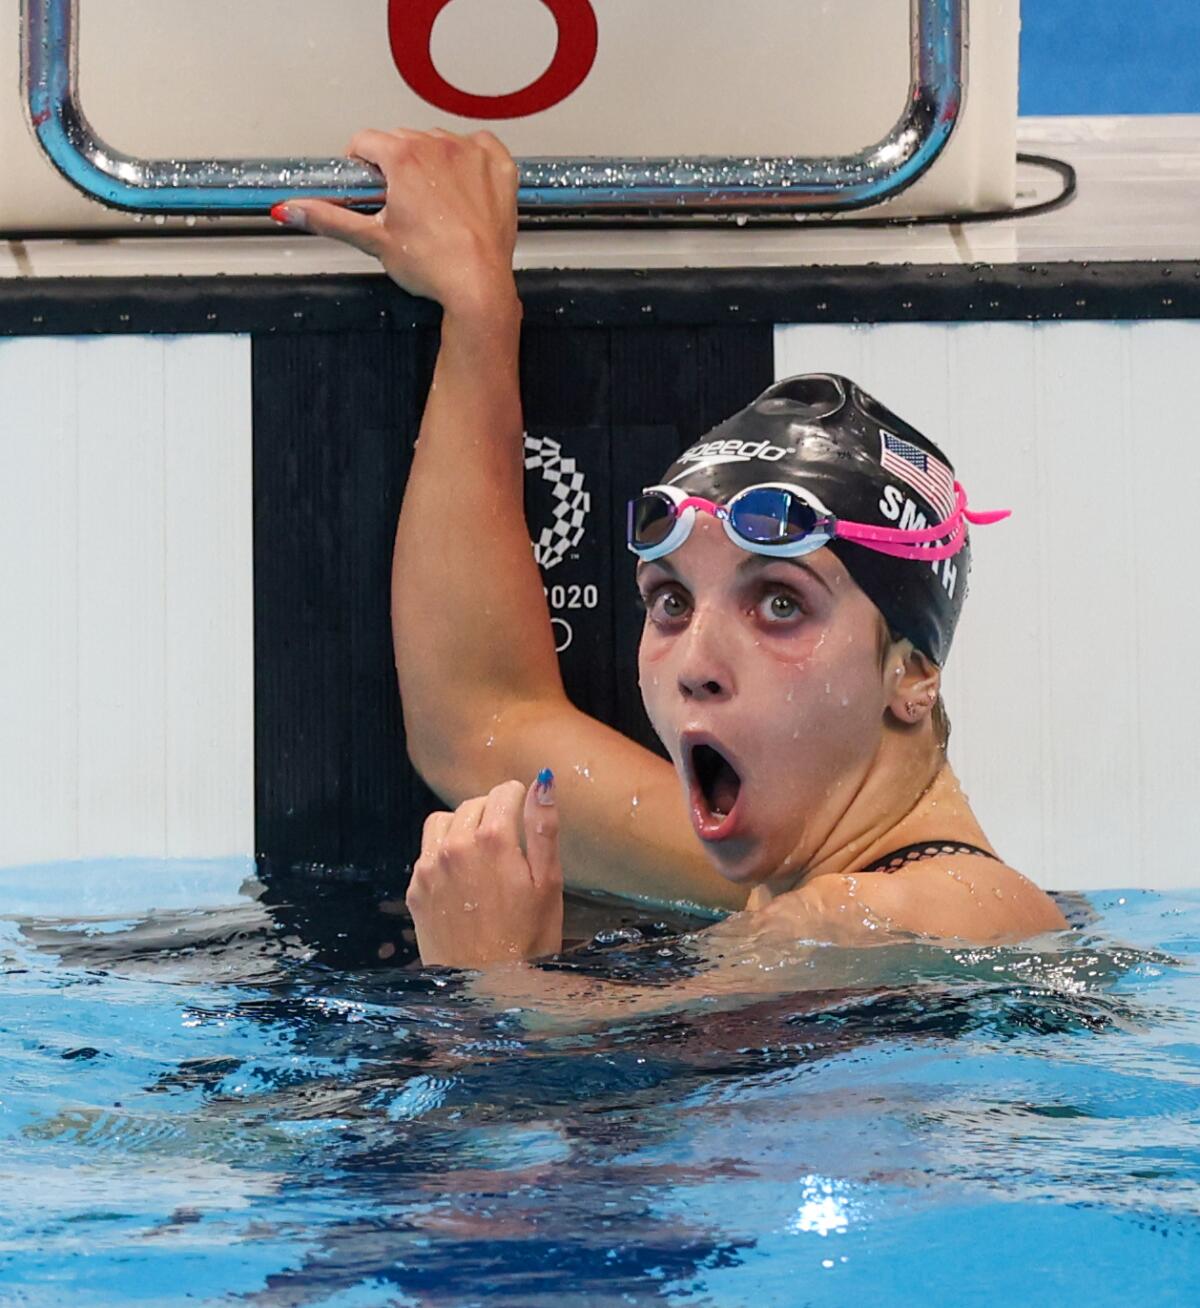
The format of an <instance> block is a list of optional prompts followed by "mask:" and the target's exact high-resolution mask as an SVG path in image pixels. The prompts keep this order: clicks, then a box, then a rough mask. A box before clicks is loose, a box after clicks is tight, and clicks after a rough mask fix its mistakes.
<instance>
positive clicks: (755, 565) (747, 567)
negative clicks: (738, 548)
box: [738, 554, 833, 595]
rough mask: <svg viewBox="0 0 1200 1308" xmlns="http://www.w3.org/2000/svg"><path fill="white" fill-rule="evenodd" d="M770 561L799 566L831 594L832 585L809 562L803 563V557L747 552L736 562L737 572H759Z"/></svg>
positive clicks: (768, 565) (794, 566)
mask: <svg viewBox="0 0 1200 1308" xmlns="http://www.w3.org/2000/svg"><path fill="white" fill-rule="evenodd" d="M772 563H787V564H790V565H791V566H792V567H793V568H799V569H800V570H801V571H802V572H806V573H807V574H808V575H809V576H810V577H811V578H812V579H813V580H814V581H815V582H817V583H818V584H819V585H821V586H823V587H824V588H825V589H826V590H827V591H828V592H829V594H830V595H832V594H833V587H832V586H831V585H830V584H829V583H828V582H827V581H826V580H825V578H824V577H822V576H821V574H820V573H819V572H818V571H817V570H816V568H814V567H813V565H812V564H811V563H805V562H804V560H803V559H786V558H779V557H775V558H772V557H771V556H769V555H767V554H749V555H747V556H746V558H745V559H743V561H742V562H741V563H739V564H738V572H740V573H743V574H745V573H747V572H759V571H761V570H762V569H763V568H767V567H770V565H771V564H772Z"/></svg>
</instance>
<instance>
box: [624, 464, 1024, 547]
mask: <svg viewBox="0 0 1200 1308" xmlns="http://www.w3.org/2000/svg"><path fill="white" fill-rule="evenodd" d="M698 512H704V513H711V514H712V516H713V517H714V518H716V519H717V520H718V521H719V522H720V523H721V524H722V525H723V526H724V528H725V534H726V535H727V536H728V537H729V539H730V540H731V541H733V543H734V544H735V545H737V546H739V547H740V548H741V549H744V550H749V551H750V552H751V553H752V554H766V555H768V556H772V557H777V558H785V559H794V558H797V557H799V556H800V555H802V554H811V553H812V552H813V551H814V550H818V549H820V548H821V546H822V545H826V544H828V543H829V542H830V541H831V540H849V541H853V542H854V543H855V544H856V545H863V546H865V547H866V548H867V549H869V550H875V551H876V553H879V554H889V555H891V557H892V558H895V559H913V560H916V561H917V562H920V563H937V562H939V561H940V560H942V559H948V558H950V557H951V556H952V555H954V554H957V553H958V551H959V550H960V549H962V547H963V545H964V544H965V543H966V533H967V529H966V524H967V523H968V522H969V523H972V524H973V525H976V526H986V525H987V524H989V523H993V522H999V521H1001V519H1003V518H1007V517H1008V516H1009V513H1010V510H1008V509H998V510H996V511H994V512H987V513H976V512H972V511H970V510H968V508H967V496H966V492H965V491H964V490H963V488H962V487H961V486H960V485H959V484H958V482H955V483H954V512H953V513H951V515H950V516H949V517H948V518H947V519H946V520H945V521H944V522H939V523H935V524H934V525H933V526H932V527H922V528H917V529H911V530H910V529H907V528H903V527H873V526H871V525H869V524H868V523H865V522H845V521H843V520H842V519H840V518H835V517H834V516H833V514H832V513H830V512H829V510H828V509H827V508H826V507H825V506H824V504H822V503H821V501H820V500H819V499H817V497H816V496H815V495H814V494H813V493H812V492H811V491H808V490H804V489H803V488H802V487H800V486H792V485H789V484H787V483H785V482H765V483H764V484H762V485H761V486H747V487H746V489H745V490H741V491H738V493H737V494H736V495H734V496H733V497H732V499H730V500H729V501H728V502H726V503H725V504H717V503H715V502H714V501H713V500H706V499H701V498H700V497H699V496H697V495H685V494H684V492H683V491H682V490H680V489H679V488H678V487H676V486H650V487H648V488H647V489H646V490H644V491H643V492H642V493H641V494H640V495H639V496H638V497H637V498H636V499H633V500H630V501H629V529H628V537H627V540H628V545H629V548H630V549H631V550H632V551H633V552H634V554H636V555H637V556H638V558H640V559H642V560H644V561H646V562H650V561H651V560H652V559H660V558H662V557H663V555H664V554H670V553H671V552H672V550H677V549H678V548H679V547H680V546H681V545H682V544H683V542H684V541H685V540H687V538H688V536H689V535H690V534H691V531H692V526H693V524H694V523H695V521H696V514H697V513H698Z"/></svg>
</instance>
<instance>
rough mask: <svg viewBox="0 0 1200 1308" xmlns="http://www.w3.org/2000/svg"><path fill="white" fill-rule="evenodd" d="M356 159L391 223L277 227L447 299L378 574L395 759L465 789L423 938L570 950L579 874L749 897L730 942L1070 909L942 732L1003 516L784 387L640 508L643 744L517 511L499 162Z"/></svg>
mask: <svg viewBox="0 0 1200 1308" xmlns="http://www.w3.org/2000/svg"><path fill="white" fill-rule="evenodd" d="M349 153H350V154H351V155H353V156H356V157H357V158H360V159H363V160H367V161H369V162H371V163H373V164H375V165H377V166H378V167H379V168H380V169H381V170H382V172H383V174H384V176H385V178H386V182H387V203H386V205H385V207H384V208H383V209H382V210H381V211H380V212H379V213H378V214H377V215H374V216H372V217H367V216H364V215H362V214H357V213H354V212H352V211H350V210H348V209H346V208H344V207H340V206H338V205H334V204H330V203H326V202H322V201H311V200H296V201H289V202H288V204H286V205H285V206H280V208H278V209H277V210H276V211H275V217H276V219H277V221H280V222H283V223H285V224H287V225H289V226H292V227H295V228H298V229H302V230H306V231H309V232H312V233H315V234H319V235H324V236H329V237H334V238H336V239H339V240H342V241H346V242H348V243H349V244H351V245H354V246H357V247H358V248H359V249H361V250H363V251H365V252H367V253H369V254H371V255H373V256H375V257H376V258H377V259H378V260H379V261H380V263H381V264H382V266H383V268H384V269H385V270H386V272H387V273H388V274H389V275H390V276H391V278H392V279H393V280H394V281H395V282H396V283H397V285H399V286H400V287H402V288H403V289H404V290H406V291H409V292H411V293H412V294H414V295H420V296H425V297H428V298H430V299H433V300H435V301H437V302H438V303H439V304H441V306H442V309H443V318H442V326H441V343H440V351H439V354H438V358H437V365H436V369H435V372H434V377H433V383H432V387H431V390H430V393H429V399H428V403H427V406H426V409H425V413H424V418H423V421H422V425H421V429H420V437H419V441H418V444H417V448H416V450H415V452H414V457H413V463H412V470H411V474H410V477H409V482H408V486H407V489H406V492H405V497H404V503H403V507H402V510H401V514H400V521H399V524H398V528H397V535H396V548H395V559H394V569H393V588H392V612H393V631H394V637H395V654H396V667H397V673H398V677H399V683H400V692H401V698H402V701H403V708H404V721H405V728H406V732H407V739H408V747H409V752H410V756H411V758H412V760H413V763H414V765H415V766H416V768H417V769H418V771H420V772H421V774H422V775H423V776H424V777H425V779H426V780H427V781H428V783H429V784H430V785H431V787H432V788H433V789H434V790H435V791H436V792H437V793H439V794H440V795H442V796H443V798H445V799H447V800H448V801H449V802H450V805H451V810H452V811H446V812H442V813H435V814H434V815H432V816H431V817H430V818H429V820H428V822H427V823H426V826H425V832H424V838H423V843H422V849H421V854H420V857H419V859H418V860H417V863H416V866H415V870H414V875H413V879H412V885H411V889H410V891H409V895H408V904H409V907H410V909H411V911H412V914H413V919H414V922H415V925H416V931H417V940H418V945H419V948H420V952H421V956H422V959H423V960H424V961H425V962H427V963H441V964H448V965H452V966H458V967H464V968H485V967H488V966H489V965H491V964H496V963H500V962H506V961H509V962H511V961H513V960H526V959H534V958H538V957H540V956H543V955H546V954H551V953H553V952H555V951H556V950H558V949H559V948H560V947H561V944H562V885H563V869H564V868H565V869H566V871H567V874H568V878H569V880H570V882H571V884H572V885H575V886H578V887H580V888H583V889H589V888H590V889H603V890H607V891H612V892H615V893H620V894H625V895H631V896H643V897H647V898H650V899H654V900H685V901H692V902H695V903H700V904H704V905H708V906H711V907H716V908H724V909H731V910H741V911H738V912H735V913H734V914H733V916H732V917H730V918H728V919H727V920H726V922H725V923H723V924H721V926H720V927H719V928H718V929H717V930H718V931H719V932H720V933H721V934H722V935H725V936H728V935H729V933H731V932H733V933H737V932H739V931H741V932H745V933H749V934H754V933H762V932H764V931H769V932H770V933H772V934H774V935H777V936H780V937H782V938H790V939H793V940H812V941H819V942H832V943H838V944H847V945H859V944H876V943H879V942H880V941H882V940H895V939H897V938H902V939H909V938H911V937H913V936H918V937H925V938H930V939H935V940H953V941H959V942H961V941H967V942H974V943H985V942H996V941H1015V940H1019V939H1022V938H1025V937H1029V936H1033V935H1036V934H1039V933H1041V932H1047V931H1055V930H1060V929H1062V928H1064V927H1065V926H1066V921H1065V919H1064V918H1063V916H1062V914H1061V913H1060V912H1059V910H1058V908H1057V907H1056V906H1055V904H1054V903H1053V901H1052V900H1051V899H1050V898H1049V896H1047V895H1046V894H1045V893H1043V892H1042V891H1041V890H1040V889H1039V888H1038V887H1037V886H1035V885H1034V884H1033V883H1032V882H1031V881H1029V880H1028V879H1026V878H1025V877H1024V876H1022V875H1021V874H1020V873H1019V872H1017V871H1016V870H1015V869H1013V868H1011V867H1009V866H1008V865H1007V864H1006V863H1005V862H1004V861H1003V860H1002V859H1001V858H1000V857H999V856H998V855H997V852H996V850H995V849H994V848H993V847H992V845H991V844H990V843H989V841H988V839H987V836H986V835H985V833H984V832H983V830H982V828H981V827H980V824H979V822H978V821H977V820H976V818H975V815H974V814H973V812H972V810H971V806H970V804H969V803H968V801H967V797H966V796H965V795H964V794H963V792H962V790H961V788H960V786H959V784H958V781H957V779H956V777H955V775H954V772H953V770H952V768H951V766H950V763H949V761H948V759H947V756H946V745H947V739H948V736H949V726H948V721H947V717H946V714H945V711H944V709H943V706H942V702H941V694H940V692H941V675H942V666H943V665H944V663H945V660H946V657H947V655H948V653H949V650H950V644H951V640H952V638H953V635H954V629H955V625H956V623H957V621H958V617H959V613H960V611H961V608H962V603H963V598H964V596H965V594H966V583H967V571H968V566H969V558H970V544H969V541H968V537H967V526H968V524H974V525H975V526H977V527H979V526H983V525H986V524H987V523H989V522H991V521H994V520H995V519H996V518H998V517H1000V516H1003V515H998V514H980V513H977V512H976V511H975V510H974V509H973V508H971V507H970V506H969V504H968V502H967V500H966V497H965V493H964V492H963V490H962V488H961V487H960V486H959V485H958V483H957V482H956V481H955V479H954V475H953V472H952V470H951V467H950V465H949V463H948V462H947V461H946V459H945V456H944V455H943V454H942V453H941V452H940V451H939V450H938V449H937V447H936V446H934V445H933V444H932V443H931V442H930V441H928V440H927V439H926V438H925V437H924V436H922V435H921V434H920V433H918V432H917V431H915V430H914V429H913V428H912V427H910V426H909V425H908V424H907V423H905V422H904V421H902V420H901V419H900V418H898V417H897V416H896V415H894V414H892V413H890V412H889V411H888V410H887V409H885V408H884V407H883V406H882V405H881V404H879V403H878V402H877V401H876V400H874V399H873V398H871V397H870V396H868V395H866V394H865V393H864V392H863V391H862V390H860V389H859V388H858V387H857V386H855V385H854V384H853V383H852V382H850V381H848V380H846V379H845V378H841V377H835V376H827V375H811V376H805V377H799V378H792V379H789V380H787V381H783V382H779V383H777V384H776V385H774V386H772V387H771V388H770V389H768V390H767V391H766V392H765V394H763V395H762V396H760V397H759V398H758V399H756V400H754V401H753V402H752V403H751V404H749V405H748V406H747V407H746V408H745V409H744V410H742V412H740V413H738V414H735V415H733V416H732V417H731V418H729V419H728V420H727V421H725V422H723V423H722V424H721V425H720V426H718V427H717V428H716V429H715V430H714V431H712V432H710V433H708V434H707V435H706V436H702V437H701V438H700V439H699V440H698V441H696V442H694V443H693V444H692V445H691V446H689V448H688V449H686V450H684V451H683V452H682V453H681V455H680V456H679V458H678V459H677V460H676V462H675V463H674V464H673V465H672V466H671V467H670V468H668V469H667V470H666V471H665V472H664V473H663V475H662V476H661V477H660V478H659V479H658V481H657V482H656V483H655V484H654V485H652V486H649V487H647V488H646V489H645V490H644V492H643V493H642V495H640V496H639V497H638V498H637V499H636V500H635V501H634V502H633V504H632V505H630V508H629V529H628V544H629V547H630V549H631V550H632V551H633V553H634V555H635V557H636V559H637V565H636V566H637V586H638V590H639V592H640V595H641V599H642V603H643V605H644V607H645V626H644V631H643V634H642V639H641V645H640V650H639V672H640V684H641V691H642V697H643V701H644V704H645V707H646V711H647V714H648V715H649V718H650V721H651V723H652V724H653V726H654V728H655V730H656V732H657V733H658V735H659V737H660V739H661V740H662V742H663V744H664V746H665V747H666V749H667V751H668V753H669V755H670V762H667V761H665V760H663V759H661V758H659V757H657V756H656V755H654V754H651V753H650V752H648V751H646V750H644V749H643V748H641V747H640V746H638V745H637V744H635V743H634V742H632V741H630V740H628V739H627V738H625V737H623V736H622V735H620V734H619V733H617V732H615V731H613V730H611V729H610V728H608V727H606V726H604V725H603V724H601V723H600V722H598V721H596V720H594V719H592V718H590V717H588V716H587V715H586V714H584V713H582V712H580V711H579V710H578V709H576V708H575V707H574V706H573V705H572V704H571V703H570V702H569V701H568V699H567V697H566V695H565V694H564V691H563V687H562V681H561V678H560V675H559V669H558V662H557V656H556V654H555V646H554V637H553V633H552V629H551V624H550V617H549V612H548V609H547V604H546V599H545V595H544V593H543V588H542V580H541V577H540V575H539V572H538V569H537V566H536V564H535V561H534V558H533V555H532V553H531V550H530V546H529V534H528V530H527V527H526V524H525V520H524V512H523V493H524V474H523V444H522V441H523V422H522V414H521V402H520V394H519V383H518V347H519V339H520V329H521V305H520V301H519V299H518V295H517V290H516V285H515V280H514V277H513V272H512V262H513V254H514V247H515V240H516V230H517V223H516V203H515V201H516V188H517V170H516V167H515V165H514V163H513V161H512V159H511V157H510V156H509V154H508V152H507V151H506V150H505V148H504V147H503V145H501V143H500V142H499V141H498V140H497V139H496V138H495V137H494V136H492V135H491V134H490V133H487V132H479V133H476V134H474V135H472V136H470V137H461V136H456V135H453V134H451V133H448V132H443V131H438V130H435V131H432V132H428V133H420V132H411V131H398V132H378V131H368V132H363V133H360V134H359V135H357V136H356V137H355V138H354V140H353V141H352V142H351V144H350V147H349ZM535 774H537V775H538V777H539V780H537V781H535V782H534V783H533V784H532V785H527V784H526V783H524V782H520V781H514V780H512V778H514V777H525V778H529V777H533V776H534V775H535ZM550 774H552V775H553V781H552V780H551V775H550ZM560 830H561V842H560Z"/></svg>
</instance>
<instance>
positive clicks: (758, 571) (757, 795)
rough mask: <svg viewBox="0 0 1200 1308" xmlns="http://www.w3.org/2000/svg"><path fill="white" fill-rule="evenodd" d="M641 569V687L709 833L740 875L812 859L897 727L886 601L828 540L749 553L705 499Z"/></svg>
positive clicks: (748, 880)
mask: <svg viewBox="0 0 1200 1308" xmlns="http://www.w3.org/2000/svg"><path fill="white" fill-rule="evenodd" d="M637 575H638V589H639V591H640V593H641V596H642V599H643V601H644V603H645V605H646V623H645V628H644V630H643V632H642V641H641V647H640V650H639V657H638V665H639V671H640V682H641V689H642V698H643V700H644V702H645V705H646V711H647V713H648V714H649V717H650V721H651V722H652V723H653V725H654V729H655V730H656V731H657V732H658V735H659V737H660V738H661V740H662V741H663V743H664V745H666V747H667V749H668V750H669V751H670V754H671V758H672V760H673V762H674V763H675V767H676V769H677V771H678V772H679V775H680V778H681V780H682V781H683V784H684V789H685V792H686V795H687V801H688V807H689V811H690V814H691V819H692V825H693V827H694V828H695V830H696V834H697V835H698V836H699V837H700V839H701V840H702V841H703V842H704V845H705V848H706V850H707V851H708V854H709V856H710V857H711V858H712V860H713V861H714V863H715V864H716V865H717V867H718V868H719V870H720V871H721V872H722V873H723V874H724V875H725V876H727V877H728V878H729V879H730V880H731V881H735V882H739V883H744V884H746V885H748V886H750V885H757V884H760V883H761V882H764V881H766V880H767V879H769V878H770V877H772V876H773V875H775V874H776V873H779V872H783V871H785V870H787V869H792V868H799V867H803V866H804V865H805V863H806V862H807V860H808V858H809V857H811V856H812V855H813V854H814V853H815V852H816V851H817V850H818V849H819V848H820V846H821V842H822V840H823V839H824V838H825V837H826V836H827V835H828V833H829V832H830V830H831V829H832V827H833V825H834V824H835V823H836V821H837V819H838V817H839V816H840V815H841V814H842V813H844V812H845V810H846V808H847V806H848V805H849V803H850V802H851V800H852V798H853V796H854V795H855V794H856V793H857V791H858V790H859V788H860V787H861V785H862V783H863V781H864V779H865V778H866V776H867V774H868V772H869V770H870V766H871V763H872V760H873V759H874V758H875V757H876V755H877V753H878V750H879V747H880V744H881V742H882V739H883V734H884V715H885V712H886V710H887V705H888V702H889V699H890V698H891V695H892V693H893V691H894V682H895V675H894V674H895V669H894V668H892V667H891V666H890V664H891V662H894V660H890V661H889V667H888V668H887V669H886V670H885V669H884V668H882V667H881V658H880V645H879V635H880V620H879V615H878V612H877V610H876V609H875V607H874V605H873V604H872V603H871V601H870V600H869V599H867V597H866V595H865V594H863V592H862V591H861V590H860V589H859V588H858V586H857V585H856V584H855V583H854V581H853V580H852V579H851V577H850V574H849V573H848V572H847V571H846V569H845V567H844V566H843V564H842V562H841V560H840V559H838V557H837V556H836V555H835V554H833V553H832V552H831V551H830V550H827V549H819V550H816V551H815V552H814V553H812V554H809V555H807V556H805V557H804V558H801V559H795V560H792V559H768V558H765V557H764V556H762V555H758V554H750V553H747V552H746V551H745V550H741V549H739V548H738V547H737V546H736V545H734V544H733V543H732V542H731V541H730V540H729V539H728V537H727V536H726V535H725V532H724V530H723V528H722V527H721V525H720V524H719V523H718V522H717V521H716V520H715V519H713V518H711V517H709V516H708V515H707V514H700V515H699V516H698V520H697V522H696V523H695V526H694V527H693V529H692V533H691V535H690V536H689V537H688V539H687V540H686V541H685V542H684V544H683V545H682V546H681V547H680V548H679V549H678V550H676V551H675V552H674V553H673V554H670V555H667V556H666V557H665V558H663V559H659V560H656V561H654V562H652V563H642V564H639V566H638V574H637Z"/></svg>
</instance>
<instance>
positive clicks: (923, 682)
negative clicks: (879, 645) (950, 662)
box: [884, 640, 942, 726]
mask: <svg viewBox="0 0 1200 1308" xmlns="http://www.w3.org/2000/svg"><path fill="white" fill-rule="evenodd" d="M884 675H885V677H886V678H887V687H886V689H887V693H888V701H887V708H888V712H889V713H891V715H892V716H893V717H894V718H895V719H896V721H897V722H902V723H904V724H905V725H906V726H907V725H916V724H917V723H918V722H924V721H925V720H926V718H928V717H929V716H930V714H932V712H933V707H934V705H935V704H936V703H937V699H938V695H939V694H940V693H941V689H942V670H941V668H939V667H938V665H937V664H936V663H935V662H934V661H933V660H932V659H931V658H930V657H929V656H928V655H927V654H922V653H921V651H920V650H919V649H914V648H913V647H912V644H911V642H909V641H907V640H900V641H895V642H893V644H892V646H891V647H890V649H889V650H888V656H887V661H886V662H885V663H884Z"/></svg>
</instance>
